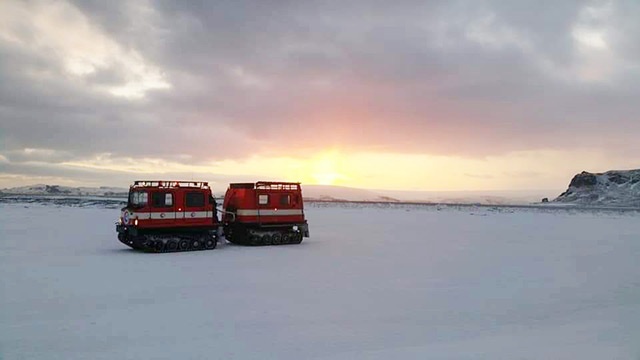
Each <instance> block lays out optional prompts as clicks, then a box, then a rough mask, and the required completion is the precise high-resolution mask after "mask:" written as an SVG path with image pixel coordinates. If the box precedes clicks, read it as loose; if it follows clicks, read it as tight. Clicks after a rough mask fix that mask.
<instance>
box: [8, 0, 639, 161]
mask: <svg viewBox="0 0 640 360" xmlns="http://www.w3.org/2000/svg"><path fill="white" fill-rule="evenodd" d="M59 4H60V3H59ZM62 4H64V3H62ZM18 6H22V5H18ZM25 6H26V5H25ZM61 8H62V10H61V11H67V12H69V11H76V12H77V14H80V15H79V16H81V17H86V19H87V24H89V25H88V26H89V27H90V28H91V30H90V31H91V32H90V33H91V34H94V35H93V36H95V39H85V40H86V41H89V42H91V41H93V42H94V43H95V44H104V46H103V48H104V49H106V50H105V52H104V53H95V54H92V51H94V52H95V51H96V50H95V49H94V48H92V47H91V46H89V45H87V44H86V43H85V42H81V43H79V44H75V43H73V44H72V47H69V48H64V47H63V48H60V47H58V48H56V46H55V44H54V45H51V46H35V45H34V46H31V45H28V44H27V45H25V44H24V43H23V44H20V43H19V42H17V43H16V42H15V41H13V40H11V39H12V37H13V38H15V37H17V38H19V39H25V41H27V43H28V41H34V44H35V43H38V42H37V41H36V40H37V37H38V33H37V31H38V29H40V30H42V29H43V26H53V25H51V24H49V25H47V24H38V25H39V27H38V26H35V27H34V26H30V24H31V25H33V22H36V21H41V20H38V18H36V17H33V18H25V19H23V20H22V21H23V22H24V24H21V25H24V26H17V25H16V26H14V27H13V28H12V29H11V30H10V31H9V30H7V29H4V30H3V29H0V34H2V31H4V33H9V34H11V37H7V36H5V37H2V36H0V80H1V81H0V126H1V127H0V130H1V133H0V154H2V155H3V156H4V157H5V158H7V159H8V160H9V161H10V162H12V163H19V162H24V161H27V160H29V159H28V156H27V155H25V153H24V149H25V148H27V149H48V150H51V151H53V153H55V154H56V155H55V156H54V157H52V158H50V159H48V160H47V159H42V158H40V159H38V160H39V161H51V162H52V163H55V162H56V161H57V162H60V161H65V160H66V161H68V160H77V159H83V158H91V157H94V156H95V155H96V154H101V153H109V154H110V156H113V157H114V158H115V157H118V156H122V157H132V156H133V157H136V156H137V157H159V158H170V157H172V156H176V155H180V154H187V155H191V159H192V160H189V161H191V162H204V161H209V160H221V159H231V158H242V157H245V156H248V155H250V154H254V153H257V152H268V153H271V154H276V155H278V154H280V155H282V154H291V152H292V149H295V150H294V151H295V155H300V154H304V152H305V151H307V152H313V151H315V150H321V149H324V148H326V147H327V146H338V147H340V148H342V149H345V150H347V151H349V150H362V149H365V150H380V151H392V152H394V151H395V152H416V153H430V154H449V155H461V156H467V157H482V156H487V155H499V154H503V153H506V152H510V151H517V150H536V149H570V148H574V147H580V148H593V149H601V150H603V151H605V152H606V151H615V152H624V151H625V150H626V151H629V152H630V151H637V149H638V146H637V145H636V142H637V141H636V140H637V138H638V135H639V134H640V122H638V121H637V119H638V118H639V117H640V108H638V107H637V105H636V96H637V94H638V93H640V85H638V84H639V83H640V82H638V80H639V78H640V70H639V69H640V64H639V63H638V59H640V57H639V55H640V45H638V44H640V27H639V26H640V25H638V24H640V21H639V20H640V5H638V3H636V2H633V1H622V2H615V3H614V2H606V1H602V2H598V1H593V2H584V1H562V2H557V1H541V2H529V3H523V2H514V1H442V2H439V1H435V2H423V1H420V2H418V1H400V2H389V1H349V2H344V1H322V2H305V1H217V2H206V1H203V2H195V1H194V2H175V1H160V2H150V3H144V2H137V3H135V4H132V3H131V2H127V1H119V2H118V1H114V2H104V1H77V2H73V3H71V4H70V5H68V6H67V5H65V6H62V5H61ZM28 10H33V11H42V9H32V8H29V9H28ZM79 24H80V25H79ZM19 25H20V24H19ZM54 25H59V26H66V25H68V26H77V27H79V28H81V27H82V26H81V25H82V24H81V22H73V21H70V22H69V23H68V24H54ZM17 28H19V30H16V29H17ZM45 30H46V29H45ZM80 34H82V33H81V32H80ZM105 39H106V40H105ZM577 39H583V42H582V43H580V41H579V40H577ZM584 39H586V40H584ZM599 39H600V40H602V41H604V42H605V44H604V45H602V44H601V43H599V42H598V41H600V40H599ZM94 40H95V41H94ZM590 42H591V43H590ZM114 44H115V45H114ZM82 46H86V47H87V52H88V53H87V54H84V55H86V56H87V57H88V58H89V60H86V59H83V58H82V56H84V55H83V54H80V55H82V56H80V55H78V54H75V55H74V56H76V57H77V56H80V58H81V61H84V62H81V65H84V66H87V65H86V64H87V61H88V63H89V64H90V65H88V66H90V68H91V72H90V73H88V74H83V75H77V74H76V75H74V74H70V73H69V71H68V70H69V68H68V67H69V66H70V65H69V63H68V61H69V58H65V54H64V51H65V49H67V50H68V49H76V50H78V49H79V50H78V51H82ZM100 49H101V48H98V50H100ZM98 52H99V51H98ZM92 55H93V56H92ZM91 59H93V60H91ZM138 60H139V61H138ZM92 61H94V62H92ZM141 64H142V65H141ZM78 71H82V68H80V70H78ZM153 76H156V77H161V78H162V81H165V82H166V83H168V84H170V88H169V89H163V88H161V86H155V85H148V84H147V83H145V81H147V82H148V81H149V78H150V77H153ZM145 79H146V80H145ZM156 80H157V79H156ZM128 83H134V84H136V85H135V86H139V87H140V86H142V87H144V86H148V87H150V88H149V89H146V88H145V89H143V90H140V92H141V93H144V97H142V98H126V97H117V96H114V95H113V93H110V92H117V91H118V90H117V89H118V86H121V85H122V84H128ZM145 84H146V85H145ZM154 86H155V88H154ZM611 143H614V144H615V146H614V147H615V149H612V148H611V147H610V146H611V145H610V144H611ZM53 153H51V154H53ZM42 154H44V153H40V155H41V156H44V155H42ZM31 155H33V153H32V154H31Z"/></svg>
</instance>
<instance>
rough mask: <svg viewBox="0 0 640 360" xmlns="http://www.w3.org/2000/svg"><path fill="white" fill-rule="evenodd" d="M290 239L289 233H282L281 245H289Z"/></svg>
mask: <svg viewBox="0 0 640 360" xmlns="http://www.w3.org/2000/svg"><path fill="white" fill-rule="evenodd" d="M292 242H293V241H292V238H291V234H290V233H284V234H282V243H283V244H291V243H292Z"/></svg>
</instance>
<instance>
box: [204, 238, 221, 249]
mask: <svg viewBox="0 0 640 360" xmlns="http://www.w3.org/2000/svg"><path fill="white" fill-rule="evenodd" d="M216 245H218V239H216V238H214V237H210V238H208V239H207V240H205V242H204V247H205V248H206V249H207V250H212V249H215V248H216Z"/></svg>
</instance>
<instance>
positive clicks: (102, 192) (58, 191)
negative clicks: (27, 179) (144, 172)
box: [0, 184, 129, 198]
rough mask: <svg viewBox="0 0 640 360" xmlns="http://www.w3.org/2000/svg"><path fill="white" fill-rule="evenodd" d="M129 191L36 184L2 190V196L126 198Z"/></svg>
mask: <svg viewBox="0 0 640 360" xmlns="http://www.w3.org/2000/svg"><path fill="white" fill-rule="evenodd" d="M128 193H129V189H125V188H118V187H110V186H100V187H70V186H61V185H45V184H36V185H28V186H20V187H14V188H9V189H2V190H0V195H53V196H104V197H123V198H126V197H127V194H128Z"/></svg>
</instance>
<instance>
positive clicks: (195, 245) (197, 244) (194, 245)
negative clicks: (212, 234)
mask: <svg viewBox="0 0 640 360" xmlns="http://www.w3.org/2000/svg"><path fill="white" fill-rule="evenodd" d="M200 248H202V241H200V239H193V240H191V250H200Z"/></svg>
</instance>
